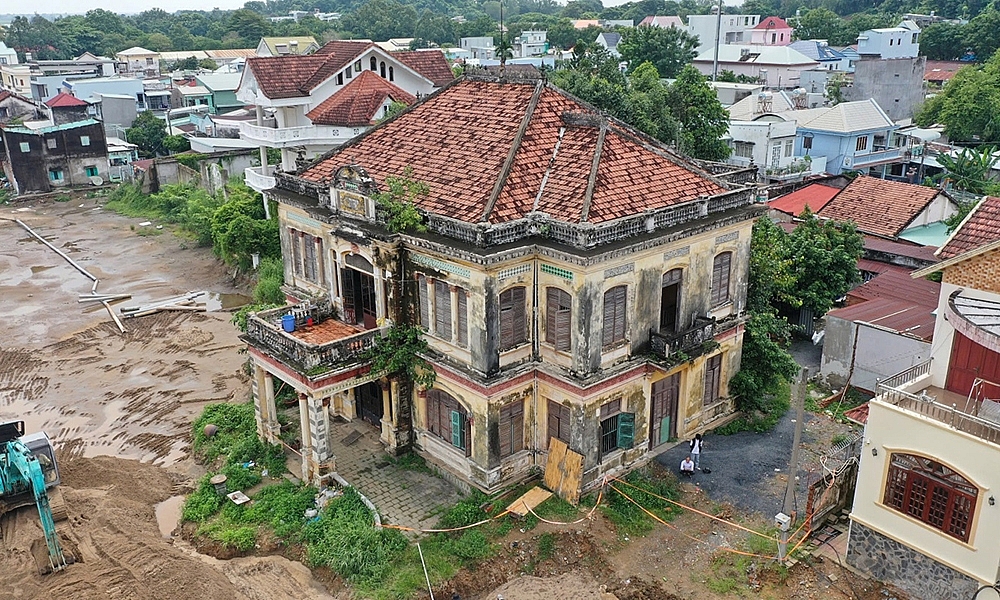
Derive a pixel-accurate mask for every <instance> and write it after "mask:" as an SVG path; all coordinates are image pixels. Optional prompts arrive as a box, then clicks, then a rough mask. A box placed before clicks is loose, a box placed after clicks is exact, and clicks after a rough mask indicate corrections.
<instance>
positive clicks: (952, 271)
mask: <svg viewBox="0 0 1000 600" xmlns="http://www.w3.org/2000/svg"><path fill="white" fill-rule="evenodd" d="M943 282H944V283H951V284H954V285H958V286H962V287H967V288H974V289H977V290H983V291H986V292H994V293H997V294H1000V250H991V251H989V252H986V253H984V254H980V255H979V256H976V257H974V258H970V259H969V260H963V261H962V262H960V263H958V264H956V265H952V266H950V267H947V268H945V270H944V278H943Z"/></svg>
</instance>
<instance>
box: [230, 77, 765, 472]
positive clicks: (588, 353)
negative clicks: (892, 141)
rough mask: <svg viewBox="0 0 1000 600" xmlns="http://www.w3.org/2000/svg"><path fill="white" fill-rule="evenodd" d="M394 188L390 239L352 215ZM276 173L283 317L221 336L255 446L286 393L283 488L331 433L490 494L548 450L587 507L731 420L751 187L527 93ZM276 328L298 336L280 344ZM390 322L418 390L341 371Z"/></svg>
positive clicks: (592, 114) (467, 93) (491, 99)
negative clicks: (230, 337)
mask: <svg viewBox="0 0 1000 600" xmlns="http://www.w3.org/2000/svg"><path fill="white" fill-rule="evenodd" d="M404 173H409V175H408V176H409V177H411V178H412V179H413V180H415V181H418V182H422V183H424V184H426V185H427V186H428V190H429V193H428V194H427V195H426V196H418V197H416V198H415V199H414V202H415V203H416V206H417V208H418V210H419V211H421V214H422V215H424V224H425V226H426V227H427V231H426V232H409V233H402V234H399V233H391V232H390V231H388V230H387V229H386V224H385V220H384V219H385V214H384V213H383V212H382V210H381V209H380V208H378V207H377V205H376V203H375V201H374V198H373V194H375V193H376V192H377V191H379V190H385V189H386V181H387V179H388V178H390V177H398V176H403V175H404ZM277 178H278V185H277V186H276V187H275V188H273V189H271V190H268V191H267V192H265V197H266V198H267V199H269V200H276V201H277V202H278V203H279V207H278V216H279V221H280V227H281V243H282V254H283V256H284V260H285V286H286V287H285V289H286V293H287V295H288V296H289V297H290V298H291V299H292V300H293V301H294V302H297V303H295V304H292V305H291V306H286V307H283V308H280V309H276V310H273V311H267V312H263V313H257V314H256V315H254V316H251V317H250V319H249V321H248V329H247V333H246V335H245V336H244V338H243V339H244V340H246V341H247V342H248V345H249V357H250V360H251V361H252V364H253V375H252V380H253V390H254V394H253V395H254V402H255V406H256V408H257V416H258V431H259V432H260V433H261V435H262V436H263V437H264V438H265V439H266V440H268V441H271V442H274V441H277V439H278V437H277V436H278V433H279V429H280V426H279V423H278V420H277V416H276V406H275V400H274V390H276V389H278V387H279V386H280V385H281V383H280V382H285V383H286V384H287V385H289V386H291V387H292V388H293V389H294V390H295V391H296V392H297V393H298V394H299V408H300V416H301V422H302V423H303V427H304V431H303V436H302V448H301V454H302V456H303V461H302V469H303V472H302V477H303V479H304V480H307V481H315V480H317V479H318V478H319V477H320V476H322V475H323V473H324V470H327V469H329V468H330V465H335V464H336V461H337V460H338V458H337V457H335V456H333V455H332V453H331V450H330V440H329V436H330V435H331V432H330V429H329V427H328V425H327V424H328V423H329V421H330V420H332V419H334V418H343V419H349V420H355V421H356V422H357V423H358V425H357V426H358V427H367V426H368V425H365V423H368V424H370V426H371V427H373V428H374V429H372V431H373V432H377V433H378V434H379V436H380V439H381V440H382V442H383V443H384V444H385V446H386V447H387V448H389V449H390V450H395V449H397V448H404V447H412V448H414V449H415V450H416V451H417V452H418V453H419V454H420V455H422V456H423V457H424V458H426V459H427V460H428V462H430V463H431V464H433V465H434V466H435V467H436V468H437V469H439V470H441V471H442V472H444V473H446V474H447V475H448V476H449V477H450V478H451V479H455V480H458V481H461V482H464V483H465V484H467V485H471V486H474V487H476V488H480V489H483V490H488V491H494V490H499V489H502V488H504V487H507V486H509V485H511V484H512V483H514V482H517V481H520V480H522V479H524V478H526V477H528V476H529V474H531V473H533V472H534V471H535V470H537V469H538V468H541V466H542V465H544V464H545V461H546V455H547V451H548V448H549V444H550V440H552V439H559V440H562V441H564V442H565V443H567V444H568V446H569V448H570V449H571V450H573V451H574V452H578V453H580V454H581V455H582V456H583V464H582V472H581V486H582V487H583V488H584V489H594V488H596V487H599V486H600V482H601V480H602V478H603V477H604V476H605V475H610V474H616V473H622V472H624V471H626V470H628V469H630V468H632V467H633V466H636V465H639V464H642V463H644V462H645V461H646V460H649V459H650V458H651V457H652V456H653V455H654V454H655V453H656V452H657V451H659V450H660V449H661V448H662V447H663V445H664V444H667V443H669V441H670V440H674V439H677V438H680V439H686V438H688V437H690V436H691V435H693V433H695V432H698V431H704V430H705V429H706V428H710V427H714V426H717V425H718V424H720V423H722V422H724V421H725V419H726V417H727V416H728V415H730V414H731V412H732V410H733V402H732V399H731V398H730V397H729V392H728V383H729V381H730V378H731V377H732V376H733V375H734V374H735V373H736V372H737V371H738V370H739V363H740V353H741V347H742V339H743V326H742V313H743V310H744V309H745V301H746V278H747V269H748V260H749V246H750V233H751V228H752V225H753V221H754V219H755V218H756V217H757V216H758V215H759V214H760V212H761V209H760V207H759V206H758V205H756V204H755V203H754V201H753V192H752V189H751V188H748V187H743V186H742V185H736V184H731V183H727V182H726V181H724V180H723V179H720V178H718V177H716V176H713V175H709V174H708V173H707V172H704V171H701V170H700V169H699V168H698V167H696V166H695V165H693V164H692V163H690V162H687V161H686V160H685V159H684V158H682V157H681V156H679V155H677V154H675V153H674V151H673V150H671V149H670V148H668V147H667V146H664V145H662V144H660V143H659V142H657V141H655V140H653V139H651V138H648V137H646V136H644V135H643V134H642V133H640V132H638V131H636V130H634V129H632V128H630V127H629V126H627V125H625V124H623V123H621V122H619V121H617V120H614V119H612V118H609V117H607V116H605V115H604V114H602V113H599V112H597V111H595V110H593V109H592V108H590V107H588V106H585V105H583V104H581V103H580V102H579V101H577V100H575V99H573V98H571V97H569V96H568V95H566V94H565V93H564V92H562V91H560V90H558V89H556V88H554V87H552V86H551V85H548V84H546V83H545V82H544V81H541V80H536V81H519V82H512V81H504V82H501V81H499V80H496V79H491V80H488V79H486V78H485V77H482V78H479V77H477V78H474V79H460V80H459V81H457V82H455V83H453V84H452V85H449V86H448V87H446V88H444V89H442V90H441V91H440V92H438V93H436V94H434V95H433V96H431V97H429V98H427V99H426V100H424V101H422V102H419V103H417V104H416V105H414V106H413V107H412V108H411V109H410V110H409V111H407V112H405V113H403V114H401V115H400V116H398V117H397V118H395V119H392V120H390V121H387V122H385V123H382V124H380V125H378V126H377V127H375V128H374V129H372V130H370V131H369V132H367V133H366V134H364V135H362V136H360V137H358V138H356V139H354V140H353V141H351V142H350V143H349V144H347V145H346V146H344V147H342V148H340V149H337V150H335V151H333V152H332V153H330V154H327V155H326V156H324V157H323V158H322V159H321V160H319V161H318V162H315V163H313V164H311V165H310V166H309V167H308V168H306V169H304V170H303V171H300V172H299V173H298V174H296V175H291V174H284V173H283V174H279V175H278V176H277ZM636 182H641V183H640V184H638V185H637V184H636ZM289 313H292V314H294V315H298V321H299V322H300V323H302V324H306V323H307V321H306V319H307V318H311V319H312V326H311V327H309V326H308V325H306V327H305V328H304V329H301V330H297V331H295V332H293V333H290V334H289V333H284V332H282V331H281V328H280V326H279V325H278V323H279V321H280V319H281V317H282V315H285V314H289ZM394 323H395V324H418V325H419V326H420V328H421V330H422V333H423V339H424V340H426V342H427V344H428V350H427V352H426V356H427V357H428V360H429V361H430V362H431V364H432V365H433V367H434V369H435V372H436V382H435V383H434V385H433V387H432V388H431V389H413V388H411V387H410V386H409V385H406V384H405V383H404V382H400V381H398V380H396V378H395V377H392V376H384V375H383V374H382V373H377V372H372V371H371V370H370V365H369V364H368V363H367V362H366V361H365V360H364V359H363V358H362V357H363V356H364V353H365V349H366V348H369V347H371V346H372V344H373V343H374V342H375V340H376V339H378V338H379V336H381V335H383V334H384V332H385V330H386V328H387V327H388V326H390V325H392V324H394Z"/></svg>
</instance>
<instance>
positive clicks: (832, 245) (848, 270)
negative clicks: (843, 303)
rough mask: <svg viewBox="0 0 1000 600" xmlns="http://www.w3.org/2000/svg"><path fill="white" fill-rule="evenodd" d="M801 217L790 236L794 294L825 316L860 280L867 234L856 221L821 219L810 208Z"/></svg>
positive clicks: (789, 244) (798, 303)
mask: <svg viewBox="0 0 1000 600" xmlns="http://www.w3.org/2000/svg"><path fill="white" fill-rule="evenodd" d="M799 218H800V219H801V220H802V222H801V223H799V224H798V226H797V227H796V228H795V229H794V230H792V233H790V234H789V236H788V257H789V259H790V260H791V271H792V276H793V277H794V278H795V285H794V287H793V289H792V290H791V292H790V296H791V297H792V298H794V299H795V304H796V305H798V306H802V307H804V308H808V309H810V310H812V311H813V314H816V315H822V314H825V313H826V312H827V311H829V310H830V308H831V307H832V306H833V303H834V301H836V300H837V298H840V297H842V296H843V295H844V294H846V293H847V292H848V291H850V290H851V288H852V287H854V285H856V284H857V283H858V282H859V280H860V273H859V272H858V259H859V258H861V255H862V253H863V252H864V236H863V235H861V233H859V232H858V230H857V227H855V225H854V224H853V223H850V222H838V221H833V220H829V219H827V220H823V221H820V220H819V219H818V218H817V217H816V215H814V214H813V213H812V212H810V211H809V209H808V208H806V210H805V212H803V213H802V214H801V215H800V217H799Z"/></svg>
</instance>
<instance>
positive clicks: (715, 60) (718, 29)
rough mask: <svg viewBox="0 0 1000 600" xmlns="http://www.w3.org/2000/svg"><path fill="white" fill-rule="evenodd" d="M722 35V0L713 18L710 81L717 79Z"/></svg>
mask: <svg viewBox="0 0 1000 600" xmlns="http://www.w3.org/2000/svg"><path fill="white" fill-rule="evenodd" d="M721 35H722V0H719V13H718V14H717V15H716V16H715V51H714V53H713V55H712V81H717V80H718V79H719V42H720V41H721V40H720V37H721Z"/></svg>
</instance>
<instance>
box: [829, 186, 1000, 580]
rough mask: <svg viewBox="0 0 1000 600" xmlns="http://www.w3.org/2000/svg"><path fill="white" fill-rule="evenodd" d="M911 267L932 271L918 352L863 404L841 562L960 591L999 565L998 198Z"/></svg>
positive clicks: (980, 207)
mask: <svg viewBox="0 0 1000 600" xmlns="http://www.w3.org/2000/svg"><path fill="white" fill-rule="evenodd" d="M938 256H939V258H940V259H941V261H940V262H939V263H937V264H935V265H933V266H931V267H928V268H926V269H922V270H919V271H916V272H914V273H913V276H914V277H925V276H927V275H930V274H932V273H941V274H942V282H941V292H940V296H939V301H938V304H937V314H936V319H935V330H934V344H933V347H932V350H931V356H930V359H929V360H927V361H925V362H922V363H920V364H917V365H915V366H913V367H911V368H909V369H907V370H905V371H901V372H899V373H897V374H895V375H893V376H892V377H889V378H888V379H886V380H884V381H881V382H880V383H879V384H878V385H877V390H876V392H877V393H876V397H875V399H874V400H872V401H871V402H870V403H869V405H868V419H867V424H866V426H865V451H864V452H862V453H861V464H860V468H859V472H858V481H857V488H856V491H855V495H854V504H853V509H852V511H851V516H850V518H851V525H850V533H849V541H848V550H847V556H846V559H847V562H848V563H849V564H850V565H851V566H853V567H854V568H856V569H858V570H860V571H863V572H865V573H867V574H869V575H871V576H873V577H875V578H876V579H879V580H881V581H886V582H888V583H891V584H893V585H895V586H897V587H899V588H901V589H902V590H903V591H904V592H906V593H907V594H908V595H910V597H913V598H919V599H927V600H930V599H934V600H967V599H969V598H972V597H973V596H975V594H976V591H977V589H978V588H979V587H980V586H986V585H992V584H993V583H994V582H995V581H996V578H997V567H998V565H1000V544H997V532H1000V509H998V508H997V507H996V496H997V494H998V490H1000V470H998V469H997V468H996V466H997V464H998V463H1000V402H997V399H1000V386H998V384H997V382H1000V328H998V326H997V323H1000V286H998V282H1000V277H997V275H996V273H997V272H998V271H1000V198H987V199H985V200H983V201H982V202H981V203H980V204H979V205H978V207H977V208H976V209H975V210H974V211H973V212H972V213H971V214H970V216H969V217H968V218H967V219H966V220H965V222H964V223H963V224H962V225H960V226H959V228H958V229H957V230H956V231H955V232H954V233H953V234H952V235H951V237H950V239H949V240H948V241H947V243H946V244H945V245H944V246H943V247H942V248H941V249H940V250H939V251H938Z"/></svg>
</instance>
